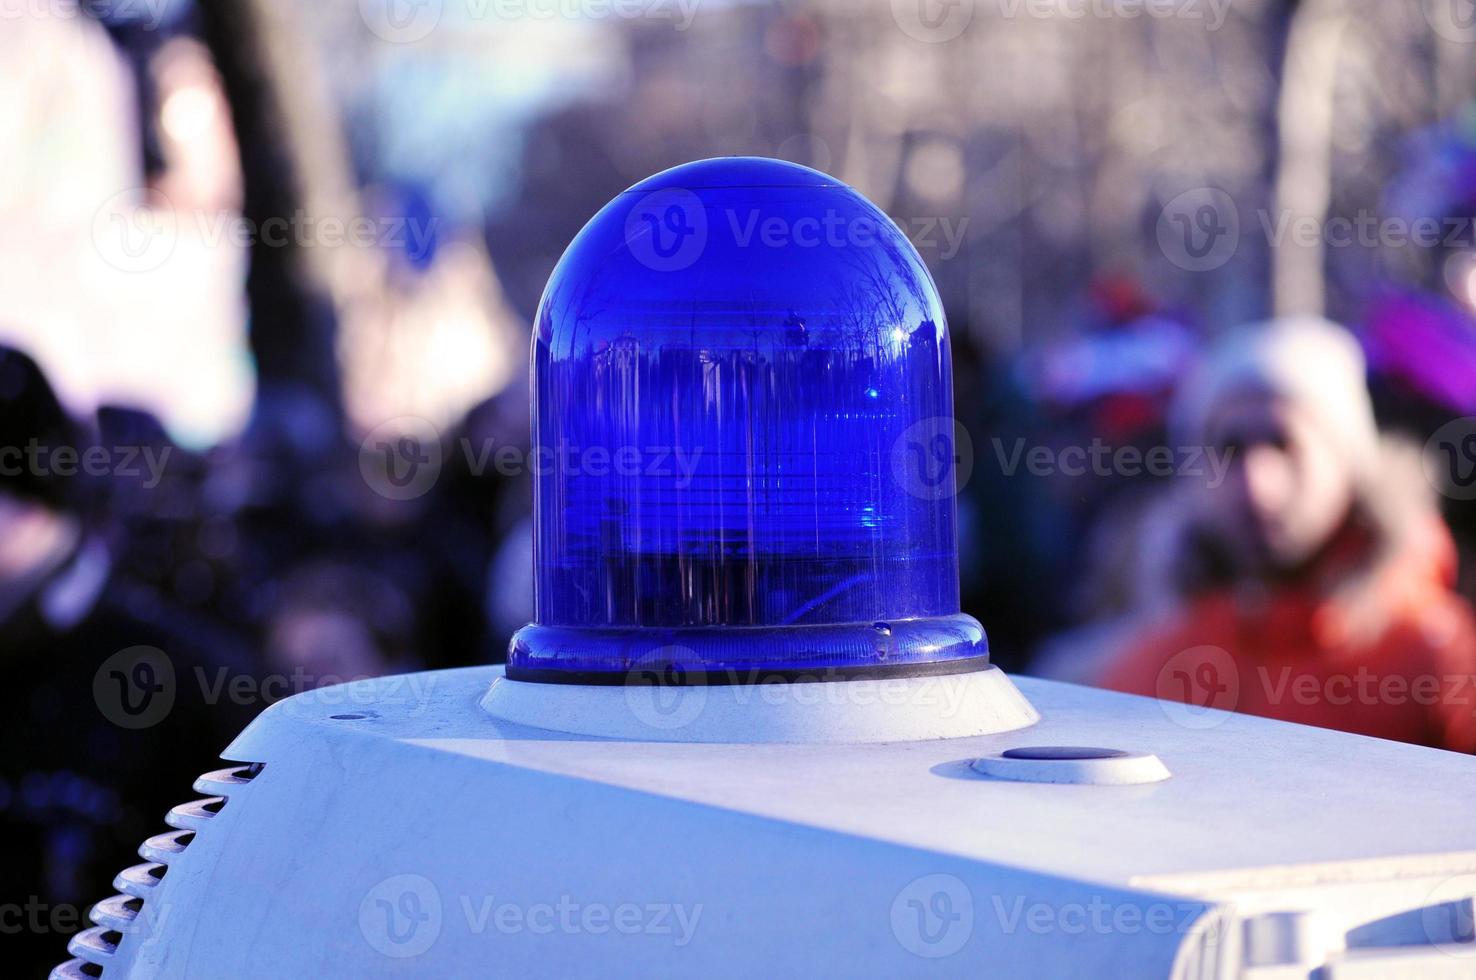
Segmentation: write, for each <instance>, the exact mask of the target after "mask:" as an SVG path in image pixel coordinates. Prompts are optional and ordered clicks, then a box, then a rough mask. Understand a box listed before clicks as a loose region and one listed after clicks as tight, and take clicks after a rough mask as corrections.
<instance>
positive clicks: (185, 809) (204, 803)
mask: <svg viewBox="0 0 1476 980" xmlns="http://www.w3.org/2000/svg"><path fill="white" fill-rule="evenodd" d="M261 770H262V764H261V763H259V762H253V763H250V764H247V765H241V766H231V767H230V768H227V769H217V770H215V771H214V772H207V773H205V774H204V775H203V776H201V777H200V778H199V779H196V780H195V790H196V791H197V792H200V793H207V794H210V795H208V796H206V797H204V798H202V799H198V800H191V801H190V802H188V803H181V804H180V805H179V806H177V807H175V808H174V809H172V810H170V811H169V813H168V815H167V816H165V818H164V822H165V823H166V824H168V825H169V826H170V827H173V828H174V829H173V830H170V831H166V832H165V833H162V834H155V835H154V836H153V837H150V838H149V839H148V840H146V841H144V842H143V844H142V845H140V846H139V849H138V853H139V856H140V857H142V858H143V859H144V861H143V863H142V864H135V865H133V866H132V867H129V868H124V869H123V870H122V871H120V872H118V876H117V877H116V878H114V879H113V887H114V888H116V889H118V892H119V893H118V894H117V895H113V896H110V897H108V898H105V899H103V900H102V901H101V902H98V903H97V904H96V905H94V906H93V907H92V911H91V912H90V913H89V914H90V917H91V919H92V921H93V922H95V923H96V925H95V926H93V927H92V928H90V929H84V930H82V931H81V932H79V933H77V934H76V935H75V936H73V937H72V938H71V940H70V941H69V942H68V943H67V952H69V953H71V954H72V955H73V956H74V957H76V958H75V959H71V960H68V961H67V962H65V963H63V964H61V965H60V966H58V967H56V968H55V969H54V970H52V971H51V978H50V980H92V978H97V977H101V976H103V974H104V969H105V967H106V966H107V965H108V964H109V963H111V962H112V960H113V957H114V956H116V955H117V952H118V944H119V943H120V942H122V941H123V937H124V936H125V935H134V934H136V933H138V932H140V931H143V930H145V929H146V928H147V925H148V922H147V916H145V914H144V912H145V906H146V904H147V902H148V900H149V899H150V898H152V897H153V895H154V893H155V891H156V890H157V889H158V887H159V884H160V882H162V881H163V880H164V876H165V875H166V874H168V872H169V863H170V862H171V861H173V860H174V859H175V858H177V857H178V856H179V855H181V854H183V853H184V851H185V849H186V848H187V847H189V846H190V843H191V842H192V841H193V840H194V839H195V835H196V834H198V833H199V832H201V831H202V830H204V828H205V827H206V826H207V825H208V824H209V823H210V822H211V821H212V820H214V819H215V817H216V815H217V814H219V813H220V812H221V811H222V810H223V809H225V805H226V802H227V800H229V798H230V795H231V793H233V792H235V791H237V790H239V789H240V788H241V787H242V786H245V785H246V784H248V783H250V782H251V781H252V780H253V779H255V778H256V777H257V776H258V775H260V773H261Z"/></svg>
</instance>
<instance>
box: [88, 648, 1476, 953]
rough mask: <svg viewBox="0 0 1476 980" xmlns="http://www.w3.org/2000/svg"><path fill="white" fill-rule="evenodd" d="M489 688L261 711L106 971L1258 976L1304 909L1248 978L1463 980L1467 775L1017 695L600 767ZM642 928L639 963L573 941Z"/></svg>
mask: <svg viewBox="0 0 1476 980" xmlns="http://www.w3.org/2000/svg"><path fill="white" fill-rule="evenodd" d="M497 674H498V670H497V669H496V668H482V669H472V670H461V671H446V672H439V673H434V674H420V675H411V676H410V677H408V678H392V679H386V680H383V681H379V682H375V683H373V684H368V685H349V686H347V687H342V688H332V689H327V690H324V691H318V692H312V693H309V694H304V695H300V696H298V697H295V698H292V699H290V700H289V701H285V702H282V703H281V704H278V705H276V706H274V707H273V708H271V709H269V710H268V711H267V712H265V713H264V714H263V716H262V717H261V718H259V719H258V720H257V721H256V722H255V723H254V724H253V725H251V726H250V727H249V728H248V729H247V731H246V732H245V733H243V735H242V736H241V737H240V738H239V739H238V740H237V741H236V742H235V743H234V744H233V745H232V746H231V747H230V749H229V750H228V752H227V753H226V755H227V757H229V758H232V759H239V760H246V761H260V762H264V763H265V764H266V768H265V769H264V770H263V772H262V774H261V775H260V776H258V777H257V779H256V780H255V781H254V782H252V783H251V784H250V785H248V786H246V787H243V788H242V789H241V790H240V791H239V793H237V794H236V795H235V796H234V797H233V798H231V799H230V800H228V802H227V804H226V806H225V808H224V809H223V810H222V811H221V812H220V814H219V815H218V816H217V817H215V818H214V819H213V820H212V821H210V823H209V825H207V826H205V827H204V828H203V829H202V830H201V831H200V833H199V834H198V836H197V837H196V839H195V841H194V842H193V843H192V844H191V845H190V846H189V848H188V849H187V850H185V851H184V852H183V854H181V855H180V856H179V857H178V858H176V859H175V862H174V864H173V866H172V870H171V871H170V873H169V875H168V876H167V877H166V878H165V880H164V882H163V883H161V885H160V888H159V895H158V897H157V898H156V899H155V900H154V906H155V908H156V909H158V910H159V911H160V912H162V915H158V916H157V917H156V918H155V919H153V920H152V921H151V920H150V917H149V914H148V908H147V906H146V911H145V914H144V915H143V916H142V917H141V922H142V925H141V927H140V929H139V930H138V931H137V933H136V934H135V935H130V936H128V937H126V938H125V939H124V941H123V944H122V945H121V946H120V948H119V952H118V956H117V959H116V962H115V963H114V964H113V965H111V966H109V968H108V975H109V976H111V977H117V976H136V977H145V976H147V977H154V976H158V977H198V976H231V977H255V976H261V977H280V976H351V977H379V976H385V977H410V976H417V977H418V976H436V977H445V976H550V977H553V976H557V977H567V976H651V975H661V976H675V975H683V976H754V975H760V976H763V975H768V976H796V975H824V976H835V975H842V976H886V977H896V976H920V975H927V976H972V977H977V976H1002V977H1072V978H1078V980H1079V978H1082V977H1099V976H1100V977H1117V976H1129V977H1155V976H1184V977H1189V976H1194V977H1211V976H1240V975H1244V976H1247V977H1252V976H1262V975H1263V974H1262V973H1261V972H1256V973H1242V971H1241V963H1242V953H1243V952H1244V953H1250V952H1255V951H1254V950H1252V949H1249V948H1243V947H1242V943H1243V941H1244V938H1245V937H1246V936H1251V937H1256V936H1266V935H1268V934H1270V935H1275V934H1276V930H1277V925H1276V923H1277V922H1278V921H1280V920H1276V919H1266V920H1264V921H1263V917H1266V916H1284V914H1285V913H1286V912H1288V911H1295V910H1307V911H1309V912H1312V913H1315V921H1316V923H1317V929H1316V930H1315V931H1312V932H1308V933H1307V936H1312V937H1314V938H1313V939H1311V940H1308V939H1307V938H1306V936H1299V937H1298V939H1297V942H1296V943H1294V944H1291V945H1293V946H1295V955H1296V956H1297V958H1304V957H1305V960H1306V962H1305V963H1303V964H1298V965H1295V966H1293V967H1291V970H1292V971H1293V972H1291V973H1290V974H1286V973H1284V972H1282V971H1283V967H1281V966H1277V967H1264V966H1263V967H1258V968H1257V971H1261V970H1265V969H1268V968H1269V969H1275V970H1277V971H1278V972H1277V973H1276V975H1277V976H1282V975H1291V976H1305V975H1307V973H1308V971H1309V970H1310V969H1312V968H1313V965H1315V964H1321V963H1334V964H1338V965H1337V967H1336V968H1337V969H1338V970H1339V971H1340V975H1341V974H1342V973H1346V974H1347V975H1358V976H1364V975H1370V974H1367V973H1365V972H1364V971H1365V970H1367V969H1376V968H1377V967H1378V966H1379V964H1380V963H1383V964H1385V965H1388V964H1410V963H1414V962H1416V961H1421V962H1422V963H1423V962H1426V961H1428V962H1430V963H1437V964H1439V965H1441V966H1442V967H1449V968H1450V969H1451V970H1453V971H1457V975H1459V972H1458V971H1461V970H1465V971H1467V972H1470V971H1471V969H1472V968H1473V966H1476V960H1473V959H1469V958H1468V957H1469V956H1470V955H1471V954H1473V953H1476V944H1472V943H1468V942H1464V941H1463V940H1464V933H1462V932H1461V929H1462V928H1463V926H1462V925H1461V922H1462V920H1461V919H1460V915H1459V911H1460V909H1462V908H1469V907H1470V904H1469V899H1470V896H1472V895H1476V822H1473V820H1472V816H1471V815H1472V812H1473V808H1476V759H1472V758H1469V757H1464V756H1458V755H1454V754H1451V753H1445V752H1437V751H1433V750H1426V749H1420V748H1415V747H1411V746H1406V745H1399V744H1395V743H1391V742H1383V741H1379V740H1374V739H1367V738H1361V737H1357V736H1350V735H1344V734H1339V733H1335V732H1326V731H1321V730H1316V729H1310V728H1303V727H1298V726H1292V725H1286V724H1281V723H1276V722H1271V721H1266V720H1263V719H1257V718H1250V717H1243V716H1225V717H1223V718H1216V719H1212V720H1214V721H1215V724H1213V725H1208V726H1207V725H1205V724H1203V722H1204V719H1203V718H1202V717H1201V718H1198V719H1196V720H1195V723H1194V726H1193V727H1186V726H1185V725H1183V724H1181V723H1179V721H1176V720H1175V719H1176V718H1178V716H1177V715H1176V714H1175V713H1174V712H1173V711H1172V710H1169V709H1170V706H1166V705H1160V704H1159V703H1158V702H1155V701H1153V700H1150V699H1145V698H1136V697H1129V696H1126V695H1117V694H1109V693H1103V692H1097V691H1091V690H1087V689H1084V688H1078V687H1073V686H1070V685H1064V684H1056V683H1050V682H1042V681H1034V680H1030V679H1021V680H1020V688H1021V690H1022V691H1023V692H1024V693H1025V694H1026V696H1027V697H1029V698H1030V700H1031V701H1032V702H1033V703H1034V704H1035V705H1036V707H1037V708H1038V709H1039V710H1040V713H1041V715H1042V720H1041V721H1040V722H1039V723H1038V724H1036V725H1034V726H1031V727H1029V728H1026V729H1021V730H1017V731H1011V732H1007V733H1002V734H995V735H986V736H980V737H974V738H957V739H935V740H924V741H911V742H898V743H888V744H864V745H856V744H815V743H811V744H798V743H791V744H765V745H735V744H721V743H675V742H669V741H654V740H653V741H639V740H634V739H628V740H613V739H593V738H588V737H579V736H572V735H561V734H558V733H554V732H549V731H544V730H537V729H532V728H527V727H522V726H517V725H512V724H509V723H506V722H499V721H496V720H494V719H492V718H490V717H489V716H488V715H487V714H486V713H485V712H484V711H482V710H481V708H480V706H479V701H480V699H481V698H482V696H483V694H484V692H485V691H486V690H487V687H488V685H489V683H490V682H491V681H492V680H493V678H494V677H495V676H496V675H497ZM333 715H358V716H361V717H357V718H348V719H343V718H340V719H334V718H333V717H332V716H333ZM1042 744H1058V745H1096V746H1104V747H1110V748H1120V749H1126V750H1130V751H1138V752H1151V753H1154V754H1156V755H1158V756H1159V757H1161V758H1162V760H1163V761H1164V763H1165V764H1166V765H1167V766H1168V768H1169V769H1171V770H1172V771H1173V773H1174V776H1173V778H1171V779H1168V780H1165V781H1162V782H1158V783H1152V784H1146V785H1137V786H1082V785H1048V784H1032V783H1019V782H1006V781H1001V780H993V779H987V778H982V777H980V776H979V775H978V774H977V773H974V772H973V771H972V770H971V769H970V768H969V763H970V761H971V760H973V759H975V758H978V757H980V756H983V755H989V754H996V753H998V752H1001V751H1003V750H1004V749H1007V748H1010V747H1012V746H1020V745H1042ZM1462 902H1465V904H1464V905H1462V904H1461V903H1462ZM560 903H563V904H565V905H568V904H570V903H572V904H573V905H575V906H577V907H578V909H579V911H578V912H576V913H574V915H575V918H574V919H573V920H571V921H570V922H561V921H559V919H558V909H559V906H560ZM654 907H662V908H666V909H667V910H668V914H667V922H666V925H668V926H670V927H671V928H666V929H662V928H658V927H657V926H656V925H654V924H653V923H652V921H651V917H650V915H648V911H647V910H649V909H650V908H654ZM636 908H638V909H640V910H641V911H640V912H639V913H635V912H631V913H630V914H632V915H636V916H637V918H639V920H640V922H641V923H643V924H642V926H641V928H640V929H638V930H637V931H634V932H629V933H628V934H627V933H620V932H618V931H616V930H614V929H613V928H603V929H602V928H600V926H599V922H600V921H601V920H599V918H598V916H596V918H595V919H594V920H593V921H592V924H591V923H586V922H585V921H584V920H583V919H582V918H579V916H582V915H584V914H585V910H595V911H597V912H598V911H599V910H603V912H605V913H609V914H610V915H612V916H613V915H616V914H623V913H617V910H619V909H625V910H626V911H627V912H629V911H630V910H631V909H636ZM432 910H433V912H434V914H432ZM540 910H547V915H550V916H553V919H552V920H551V921H552V922H553V927H552V928H551V929H550V930H548V931H535V930H534V928H533V925H534V924H535V923H541V924H542V925H547V924H548V920H546V917H545V915H544V912H543V911H540ZM678 910H680V911H683V912H684V913H685V915H686V920H685V921H686V922H687V925H688V926H690V927H691V928H690V929H689V930H687V931H684V932H683V931H675V930H677V929H679V928H680V927H678V926H677V924H676V923H677V918H676V917H675V913H676V911H678ZM1451 910H1454V911H1453V912H1452V911H1451ZM409 913H416V914H414V915H412V914H409ZM499 915H500V916H502V918H501V919H499V918H498V916H499ZM518 916H521V917H522V918H521V919H518V918H517V917H518ZM694 916H695V923H694V922H693V917H694ZM630 921H631V922H634V921H636V920H635V919H631V920H630ZM518 922H521V925H518V924H517V923H518ZM1267 923H1270V924H1269V925H1268V924H1267ZM397 939H402V940H404V941H403V942H396V940H397ZM1275 945H1276V944H1275V943H1272V949H1271V952H1269V953H1265V954H1260V953H1258V954H1257V955H1258V956H1260V955H1264V956H1265V957H1266V958H1276V955H1277V954H1276V953H1275ZM1304 946H1305V947H1307V948H1306V949H1304V948H1303V947H1304ZM1263 948H1264V947H1263ZM1260 962H1263V963H1264V962H1265V960H1264V959H1261V960H1260ZM130 966H131V967H133V970H132V972H129V967H130ZM1297 971H1301V972H1297ZM1371 975H1381V974H1378V973H1374V974H1371ZM1382 975H1388V974H1382Z"/></svg>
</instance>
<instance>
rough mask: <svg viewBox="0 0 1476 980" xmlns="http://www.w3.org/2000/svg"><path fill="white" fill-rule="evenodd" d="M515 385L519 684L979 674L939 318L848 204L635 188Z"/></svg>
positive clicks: (815, 192)
mask: <svg viewBox="0 0 1476 980" xmlns="http://www.w3.org/2000/svg"><path fill="white" fill-rule="evenodd" d="M532 370H533V391H534V395H533V399H534V404H533V411H534V422H533V440H534V446H535V460H536V470H535V474H534V525H535V537H534V565H535V591H536V602H535V621H534V622H533V623H531V624H529V625H528V626H525V627H524V628H523V629H521V630H519V631H518V632H517V634H516V635H515V636H514V637H513V640H512V644H511V647H510V649H509V653H508V667H507V675H508V677H510V678H513V679H522V680H536V681H570V682H577V683H600V682H613V683H618V682H623V681H625V680H627V679H629V678H630V676H631V674H632V672H633V671H640V672H646V671H650V670H658V671H662V672H664V675H665V676H667V677H675V678H677V679H679V680H680V679H688V678H695V679H700V680H703V681H706V682H725V683H742V682H752V681H758V680H767V679H772V678H773V677H776V676H777V677H783V678H787V679H813V678H841V677H855V676H873V675H878V674H888V673H892V672H896V673H916V672H939V673H942V672H952V671H961V670H972V669H979V668H982V667H985V666H987V665H988V661H989V657H988V646H987V643H986V641H985V637H984V631H983V629H982V628H981V627H980V625H979V623H978V621H977V620H975V619H974V618H973V617H971V616H967V615H963V614H961V613H960V611H959V598H958V555H957V542H956V529H955V513H954V484H955V472H954V464H955V457H954V452H955V451H954V445H953V439H954V423H953V371H952V365H951V362H950V356H949V348H948V333H947V327H946V325H945V323H944V319H943V309H942V305H941V304H940V302H939V299H938V294H937V290H936V288H935V287H934V285H933V281H932V279H931V277H930V276H929V275H928V272H927V269H926V267H925V266H924V265H923V262H922V259H921V258H919V256H918V254H917V252H916V250H914V249H913V247H912V244H911V243H910V242H908V241H907V239H906V237H905V236H904V235H903V234H902V232H901V231H900V230H898V228H897V227H896V226H895V225H894V224H893V223H892V222H891V221H890V220H889V219H888V218H887V217H886V215H884V214H883V213H882V212H881V211H880V210H878V209H877V208H876V207H875V206H874V205H872V204H871V203H870V202H869V201H867V200H866V199H865V198H863V197H862V196H861V195H860V194H858V193H856V192H855V191H854V190H852V189H851V188H849V187H847V186H845V185H844V184H842V183H840V182H839V181H837V180H835V179H834V178H832V177H829V176H826V175H825V174H822V173H819V172H818V171H814V170H810V169H808V168H806V167H801V166H797V165H794V164H789V163H783V162H780V161H777V160H765V159H759V158H751V157H737V158H726V159H717V160H703V161H700V162H697V163H691V164H687V165H685V166H681V167H676V168H674V169H672V170H668V171H665V172H663V173H660V174H657V175H656V176H654V177H651V178H649V179H647V180H645V181H643V182H641V183H639V184H636V185H635V186H634V187H632V188H631V189H630V190H628V191H626V192H625V193H623V194H621V195H620V196H618V197H617V198H615V200H613V201H611V202H610V203H609V204H608V205H606V206H605V207H604V208H603V209H602V210H601V211H600V212H599V213H598V214H597V215H595V216H594V218H593V219H592V220H591V221H590V222H589V224H588V225H586V226H585V227H584V229H583V230H582V231H581V232H580V233H579V235H578V236H577V237H576V238H575V239H574V241H573V243H572V244H571V245H570V246H569V248H568V250H567V251H566V252H565V253H564V256H563V258H562V259H561V260H560V262H559V264H558V266H557V267H556V268H555V269H554V272H553V275H552V276H551V277H550V279H549V282H548V287H547V289H546V290H545V291H544V294H543V299H542V302H541V303H540V304H539V310H538V315H537V322H536V325H535V328H534V336H533V365H532Z"/></svg>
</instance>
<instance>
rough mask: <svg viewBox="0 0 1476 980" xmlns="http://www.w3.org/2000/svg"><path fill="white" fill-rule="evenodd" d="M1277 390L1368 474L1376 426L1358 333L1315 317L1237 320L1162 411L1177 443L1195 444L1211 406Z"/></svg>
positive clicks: (1375, 444) (1357, 469)
mask: <svg viewBox="0 0 1476 980" xmlns="http://www.w3.org/2000/svg"><path fill="white" fill-rule="evenodd" d="M1247 388H1249V389H1259V390H1263V391H1268V392H1271V393H1273V394H1275V395H1279V396H1280V397H1282V398H1285V399H1287V400H1288V401H1291V402H1294V403H1296V404H1297V405H1299V406H1301V407H1302V408H1304V409H1307V410H1309V411H1310V412H1311V413H1312V414H1313V415H1314V416H1315V417H1316V418H1317V420H1318V422H1319V423H1320V425H1321V427H1322V429H1323V431H1324V432H1325V433H1326V434H1327V436H1328V437H1329V438H1331V439H1335V440H1336V441H1337V443H1338V445H1339V448H1340V449H1341V450H1342V451H1343V453H1344V456H1345V458H1346V459H1348V460H1349V464H1350V466H1351V467H1352V468H1353V470H1354V472H1355V473H1357V474H1359V475H1363V476H1367V475H1370V474H1371V473H1372V472H1373V470H1374V468H1375V466H1376V461H1377V458H1378V447H1379V441H1378V440H1379V437H1378V427H1377V425H1376V424H1375V422H1374V415H1373V404H1372V402H1371V401H1370V400H1369V395H1368V383H1367V380H1366V365H1365V362H1364V358H1363V350H1362V348H1361V347H1360V346H1359V344H1358V340H1357V339H1356V338H1355V337H1354V336H1353V335H1352V334H1351V333H1349V332H1348V330H1346V329H1345V328H1343V327H1341V326H1339V325H1338V324H1336V323H1333V322H1331V321H1329V320H1324V319H1322V318H1321V317H1315V316H1297V317H1283V318H1280V319H1275V320H1268V321H1266V322H1264V323H1256V324H1251V325H1248V326H1244V327H1238V328H1236V329H1234V330H1231V331H1230V332H1229V333H1227V334H1225V335H1224V336H1223V337H1221V338H1220V339H1218V340H1217V341H1216V342H1215V343H1214V344H1213V345H1211V347H1210V349H1209V351H1208V352H1207V353H1206V355H1205V358H1204V360H1203V361H1202V362H1201V364H1200V365H1199V367H1198V368H1197V369H1196V370H1195V371H1193V372H1192V373H1191V374H1190V376H1189V377H1188V379H1187V380H1186V381H1185V382H1184V383H1183V384H1181V385H1180V386H1179V389H1178V391H1177V392H1176V394H1175V397H1174V404H1173V407H1172V408H1171V410H1170V412H1169V432H1170V435H1171V436H1172V437H1173V438H1174V440H1175V442H1176V444H1178V445H1203V444H1204V443H1205V441H1206V437H1207V435H1208V431H1207V430H1208V427H1209V423H1210V420H1211V418H1212V416H1213V414H1214V411H1215V409H1216V408H1218V407H1219V405H1220V404H1221V402H1222V401H1223V400H1224V399H1225V398H1226V397H1227V396H1229V395H1232V394H1235V393H1237V392H1240V391H1244V390H1245V389H1247Z"/></svg>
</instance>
